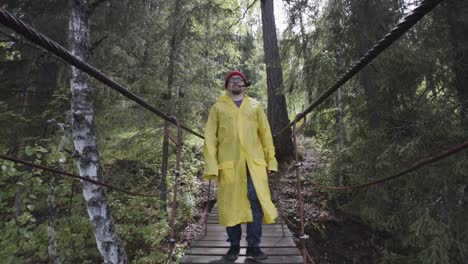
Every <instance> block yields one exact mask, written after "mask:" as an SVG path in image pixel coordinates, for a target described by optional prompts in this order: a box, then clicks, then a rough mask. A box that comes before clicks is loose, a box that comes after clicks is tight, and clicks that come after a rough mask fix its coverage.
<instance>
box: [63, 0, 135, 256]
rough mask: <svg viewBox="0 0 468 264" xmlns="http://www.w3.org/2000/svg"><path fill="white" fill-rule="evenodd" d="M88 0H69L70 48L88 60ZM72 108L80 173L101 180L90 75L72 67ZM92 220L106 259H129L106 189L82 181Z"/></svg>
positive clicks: (98, 242) (99, 247)
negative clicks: (116, 225) (119, 236)
mask: <svg viewBox="0 0 468 264" xmlns="http://www.w3.org/2000/svg"><path fill="white" fill-rule="evenodd" d="M87 3H88V1H86V0H70V1H69V8H70V22H69V45H70V51H71V52H72V53H73V54H74V55H76V56H78V57H79V58H81V59H82V60H83V61H88V59H89V56H90V52H89V48H90V45H89V43H90V41H89V35H90V29H89V24H90V21H89V16H90V9H89V6H88V4H87ZM70 86H71V94H72V100H71V109H72V116H73V119H72V125H73V141H74V145H75V150H76V151H77V153H78V168H79V172H80V175H81V176H83V177H88V178H90V179H93V180H97V181H99V180H100V178H101V170H100V164H99V152H98V146H97V142H96V131H95V127H94V110H93V102H92V95H91V86H90V84H89V80H88V76H87V75H86V74H85V73H83V72H81V71H79V70H78V69H76V68H75V67H71V78H70ZM81 184H82V187H83V196H84V199H85V201H86V206H87V211H88V215H89V220H90V222H91V225H92V227H93V232H94V236H95V239H96V243H97V247H98V249H99V252H100V253H101V255H102V257H103V259H104V262H105V263H127V257H126V255H125V251H124V248H123V246H122V244H121V242H120V240H119V238H118V237H117V234H116V232H115V225H114V222H113V220H112V217H111V213H110V208H109V205H108V202H107V197H106V194H105V192H104V190H103V189H102V188H101V187H100V186H98V185H95V184H92V183H89V182H86V181H81Z"/></svg>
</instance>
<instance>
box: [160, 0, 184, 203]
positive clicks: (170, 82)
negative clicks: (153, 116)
mask: <svg viewBox="0 0 468 264" xmlns="http://www.w3.org/2000/svg"><path fill="white" fill-rule="evenodd" d="M180 1H181V0H176V2H175V6H174V12H173V14H172V20H171V32H172V35H171V39H170V43H169V45H170V51H169V65H168V68H167V90H166V94H165V96H164V99H166V100H167V104H166V113H167V114H170V113H171V112H170V109H171V103H170V101H171V99H172V87H173V86H174V64H175V54H176V51H177V33H178V32H177V26H176V25H177V19H178V17H179V12H180V8H181V2H180ZM168 125H170V124H169V122H167V121H165V122H164V127H167V126H168ZM162 155H163V157H162V165H161V186H160V198H161V202H162V203H163V208H164V210H166V204H167V185H166V184H167V183H166V177H167V168H168V162H169V139H168V137H167V135H166V133H164V139H163V153H162Z"/></svg>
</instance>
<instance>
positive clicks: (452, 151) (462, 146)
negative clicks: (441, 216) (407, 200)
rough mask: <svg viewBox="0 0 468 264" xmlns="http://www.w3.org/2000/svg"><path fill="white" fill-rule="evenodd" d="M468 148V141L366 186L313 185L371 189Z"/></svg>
mask: <svg viewBox="0 0 468 264" xmlns="http://www.w3.org/2000/svg"><path fill="white" fill-rule="evenodd" d="M467 148H468V141H466V142H465V143H463V144H460V145H458V146H456V147H454V148H451V149H449V150H446V151H444V152H442V153H440V154H439V155H437V156H434V157H431V158H428V159H425V160H420V161H418V162H416V163H415V164H414V165H413V166H411V167H410V168H407V169H405V170H403V171H401V172H399V173H397V174H395V175H392V176H389V177H386V178H383V179H379V180H375V181H371V182H368V183H364V184H360V185H352V186H325V185H320V184H318V183H315V182H314V183H312V184H313V186H314V187H317V188H321V189H328V190H340V191H341V190H353V189H361V188H365V187H369V186H371V185H375V184H378V183H382V182H386V181H390V180H393V179H396V178H399V177H401V176H403V175H405V174H408V173H410V172H413V171H415V170H417V169H419V168H421V167H424V166H426V165H429V164H431V163H434V162H436V161H439V160H442V159H445V158H447V157H449V156H452V155H454V154H456V153H458V152H460V151H462V150H465V149H467Z"/></svg>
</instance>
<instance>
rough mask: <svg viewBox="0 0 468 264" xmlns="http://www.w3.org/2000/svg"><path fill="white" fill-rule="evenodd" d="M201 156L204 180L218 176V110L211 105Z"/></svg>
mask: <svg viewBox="0 0 468 264" xmlns="http://www.w3.org/2000/svg"><path fill="white" fill-rule="evenodd" d="M203 156H204V158H205V172H204V173H203V178H204V179H206V180H211V179H217V177H218V158H217V156H218V112H217V110H216V108H215V107H214V106H213V107H212V108H211V110H210V114H209V115H208V121H207V122H206V125H205V143H204V145H203Z"/></svg>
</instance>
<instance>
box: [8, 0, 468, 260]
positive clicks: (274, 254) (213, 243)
mask: <svg viewBox="0 0 468 264" xmlns="http://www.w3.org/2000/svg"><path fill="white" fill-rule="evenodd" d="M442 1H443V0H424V1H422V2H421V3H420V4H419V6H417V7H416V8H415V9H414V10H413V12H411V13H410V14H409V15H407V16H406V17H405V18H404V19H403V20H402V22H400V23H399V24H398V25H397V26H396V27H395V28H393V29H392V30H391V31H390V32H389V33H388V34H387V35H385V36H384V37H383V38H382V39H380V40H379V41H377V42H376V43H375V44H374V45H373V46H372V47H371V48H370V49H369V50H368V52H367V53H365V54H364V55H363V56H362V57H361V58H360V59H359V60H358V61H356V63H354V64H353V65H352V66H351V67H350V68H349V69H348V70H347V71H346V72H345V73H344V74H343V75H342V76H341V77H339V78H338V80H337V81H336V82H335V83H333V84H332V85H331V86H330V88H329V89H328V90H327V91H326V92H325V93H324V94H323V95H321V96H320V97H319V98H318V99H317V100H316V101H315V102H313V103H312V104H311V105H310V106H309V107H307V109H306V110H305V111H303V112H301V113H299V114H297V115H296V117H295V118H294V120H293V121H292V122H291V123H290V124H288V125H287V126H286V127H284V128H283V129H281V130H279V131H277V133H276V134H275V137H276V136H278V135H280V134H281V133H285V132H286V131H288V130H290V129H291V128H292V133H291V135H292V137H293V142H294V147H295V162H294V164H293V166H294V168H295V170H296V176H297V190H296V191H297V197H298V210H297V211H298V218H299V219H300V234H299V235H298V237H297V240H299V245H298V246H299V247H298V246H297V245H296V243H295V242H294V239H293V234H292V233H291V231H290V230H289V229H288V227H287V225H285V224H284V222H283V215H282V208H280V207H279V208H278V209H279V211H280V218H279V219H278V220H277V221H276V223H274V224H271V225H264V229H263V230H264V234H263V242H262V247H263V248H264V251H265V252H266V253H267V255H268V256H269V258H268V259H267V260H265V261H262V263H315V262H314V260H313V256H311V255H310V254H309V252H308V251H307V249H306V247H305V240H306V239H313V238H309V237H308V236H307V234H305V232H304V222H305V219H304V216H303V215H304V214H303V210H304V209H303V201H302V190H301V182H300V175H299V172H298V168H299V167H300V166H301V163H300V162H299V158H298V155H297V154H298V153H297V144H296V136H297V134H298V132H299V131H300V128H299V129H296V124H297V123H298V122H299V121H300V120H302V119H305V118H306V116H307V114H309V113H310V112H312V111H313V110H314V109H316V108H317V106H319V105H320V104H321V103H323V102H324V101H325V100H326V99H328V98H329V97H330V96H331V95H332V94H334V93H335V92H336V91H337V90H338V89H339V88H340V87H341V86H343V85H344V84H345V83H346V82H347V81H349V80H350V79H351V78H352V77H353V76H355V75H356V74H357V73H358V72H359V71H360V70H362V69H363V68H364V67H365V66H366V65H368V64H369V63H370V62H371V61H372V60H374V59H375V58H376V57H377V56H378V55H379V54H380V53H382V52H383V51H384V50H385V49H386V48H388V47H389V46H390V45H391V44H392V43H394V42H395V41H397V40H398V39H399V38H400V37H401V36H402V35H403V34H404V33H405V32H407V31H408V30H409V29H411V28H412V27H413V26H414V25H415V24H416V23H417V22H418V21H419V20H421V19H422V18H423V17H424V16H425V15H426V14H427V13H429V12H430V11H431V10H432V9H433V8H434V7H436V6H437V5H438V4H439V3H440V2H442ZM0 23H2V24H3V25H4V26H6V27H8V28H10V29H12V30H13V31H15V32H16V33H18V34H20V35H22V36H23V37H24V38H25V39H27V40H29V41H30V42H32V43H34V44H35V45H37V46H39V47H41V48H43V49H45V50H47V51H48V52H50V53H51V54H54V55H55V56H57V57H59V58H61V59H62V60H63V61H65V62H67V63H69V64H70V65H73V66H74V67H76V68H77V69H80V70H81V71H83V72H85V73H87V74H88V75H90V76H92V77H94V78H95V79H97V80H98V81H100V82H101V83H103V84H105V85H106V86H108V87H110V88H111V89H113V90H115V91H116V92H118V93H119V94H121V95H123V96H125V97H126V98H128V99H129V100H132V101H134V102H136V103H137V104H139V105H140V106H142V107H143V108H145V109H147V110H149V111H151V112H152V113H154V114H156V115H158V116H159V117H161V118H163V119H164V120H166V121H167V122H169V123H172V124H174V125H175V126H176V127H177V136H173V135H171V132H170V131H169V130H168V129H165V133H167V135H168V137H169V138H170V139H171V141H172V142H173V143H174V144H175V146H176V149H177V152H176V156H177V160H176V166H175V167H176V169H175V172H174V173H175V176H176V180H175V183H174V185H173V193H174V195H173V201H172V214H171V216H170V226H171V233H170V238H169V239H168V243H169V248H170V250H169V252H168V254H169V257H168V263H172V261H173V250H174V246H175V244H176V243H177V240H176V237H177V235H176V234H175V229H174V224H175V223H174V221H175V212H176V210H175V208H176V207H177V188H178V185H179V184H180V182H181V179H182V178H183V175H180V162H181V155H180V154H181V146H182V141H183V137H182V131H186V132H188V133H190V134H192V135H194V136H196V137H198V138H200V139H203V136H202V135H201V134H200V133H198V132H196V131H194V130H192V129H191V128H189V127H187V126H186V125H184V124H183V123H182V122H180V121H179V120H178V119H177V118H176V117H173V116H169V115H166V114H165V113H164V112H163V111H161V110H159V109H158V108H157V107H155V106H152V105H150V104H149V103H147V102H146V101H145V100H144V99H142V98H141V97H139V96H137V95H136V94H134V93H132V92H131V91H130V89H128V87H125V86H123V85H121V84H119V83H117V82H116V81H114V80H112V79H111V78H109V77H108V76H106V75H105V74H103V73H102V72H101V71H100V70H99V69H97V68H95V67H93V66H92V65H90V64H88V63H87V62H85V61H84V60H82V59H81V58H79V57H77V56H76V55H74V54H73V53H72V52H70V51H69V50H67V49H65V48H64V47H62V46H61V45H59V44H58V43H57V42H55V41H53V40H51V39H50V38H48V37H47V36H45V35H43V34H42V33H40V32H38V31H37V30H35V29H34V28H32V27H31V26H29V25H27V24H26V23H24V22H23V21H21V19H19V18H17V17H16V16H14V15H13V14H11V13H10V12H8V11H7V10H4V9H2V8H0ZM304 124H305V122H304ZM466 148H468V142H464V143H462V144H460V145H458V146H455V147H453V148H450V149H447V150H442V151H440V153H439V154H437V155H434V156H433V157H428V158H426V159H423V160H420V161H418V162H416V163H415V164H414V165H413V166H411V167H409V168H405V169H402V170H401V171H400V172H399V173H397V174H395V175H392V176H390V177H386V178H383V179H378V180H374V181H371V182H368V183H365V184H361V185H356V186H324V185H321V184H320V183H314V186H315V187H316V188H322V189H329V190H345V191H346V190H353V189H359V188H366V187H369V186H372V185H375V184H381V183H383V182H387V181H390V180H394V179H397V178H399V177H402V176H404V175H407V174H408V173H410V172H413V171H415V170H417V169H419V168H421V167H423V166H426V165H428V164H431V163H434V162H436V161H439V160H442V159H444V158H447V157H449V156H451V155H454V154H456V153H459V152H460V151H463V150H465V149H466ZM0 158H1V159H4V160H9V161H12V162H15V163H18V164H22V165H24V166H29V167H35V168H38V169H41V170H45V171H49V172H52V173H53V174H52V175H54V176H59V175H62V176H65V177H72V178H75V179H79V180H81V181H82V182H87V183H91V184H94V185H97V186H102V187H105V188H108V189H112V190H115V191H118V192H122V193H125V194H127V195H132V196H146V197H158V196H157V195H154V194H146V193H133V192H129V191H126V190H123V189H120V188H118V187H115V186H111V185H108V184H106V183H103V182H100V181H98V180H94V179H90V178H89V177H87V175H76V174H73V173H69V172H65V171H61V170H58V169H55V168H48V167H45V166H42V165H38V164H34V163H31V162H29V161H25V160H22V159H19V158H16V157H11V156H8V155H4V154H1V153H0ZM209 186H210V191H209V193H211V181H210V184H209ZM279 199H280V198H279ZM207 210H208V209H207ZM207 210H206V211H207ZM217 213H218V211H217V207H216V206H215V207H214V208H213V209H212V211H211V212H210V213H209V214H208V213H206V216H205V225H204V230H203V231H202V233H201V234H200V235H198V237H196V238H195V239H194V240H193V241H192V243H191V245H190V248H189V249H188V250H187V252H186V253H185V255H184V256H183V258H182V260H181V261H180V263H225V262H226V261H225V260H224V258H223V256H224V254H225V252H226V250H227V249H228V247H229V244H228V242H226V238H227V237H226V234H225V230H224V227H222V226H220V225H218V215H217ZM243 229H244V230H245V226H243ZM242 243H245V242H244V241H242ZM245 246H246V245H245V244H241V247H242V250H241V253H240V257H239V258H238V260H237V261H236V262H235V263H249V262H250V261H251V260H250V259H249V258H247V257H246V256H245ZM226 263H232V262H226Z"/></svg>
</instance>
